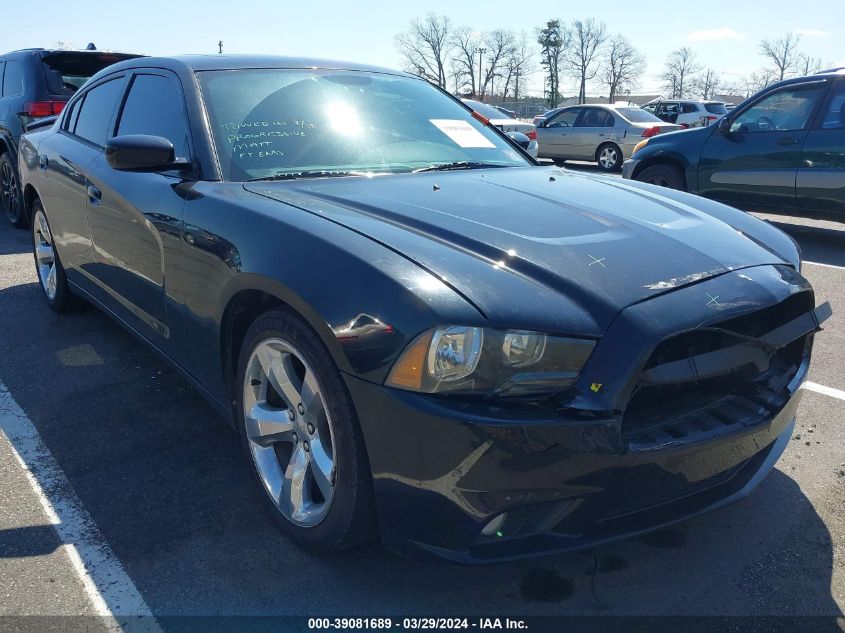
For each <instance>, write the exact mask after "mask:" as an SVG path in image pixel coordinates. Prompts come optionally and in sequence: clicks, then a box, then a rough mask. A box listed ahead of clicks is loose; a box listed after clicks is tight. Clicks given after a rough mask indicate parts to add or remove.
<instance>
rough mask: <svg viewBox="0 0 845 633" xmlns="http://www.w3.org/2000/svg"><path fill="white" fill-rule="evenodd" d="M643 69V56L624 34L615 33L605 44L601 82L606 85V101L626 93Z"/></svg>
mask: <svg viewBox="0 0 845 633" xmlns="http://www.w3.org/2000/svg"><path fill="white" fill-rule="evenodd" d="M644 70H645V58H644V57H643V56H642V55H641V54H640V53H639V51H637V49H636V48H634V47H633V46H631V44H630V43H629V42H628V40H627V39H626V38H625V36H624V35H616V36H614V37H613V39H611V40H610V42H609V43H608V46H607V55H606V57H605V63H604V70H603V72H602V74H601V83H602V85H604V86H607V89H608V91H609V95H608V97H607V101H608V103H613V102H614V101H616V97H617V96H619V95H620V94H628V93H630V92H631V89H632V88H634V86H636V84H637V80H638V79H639V77H640V76H641V75H642V74H643V71H644Z"/></svg>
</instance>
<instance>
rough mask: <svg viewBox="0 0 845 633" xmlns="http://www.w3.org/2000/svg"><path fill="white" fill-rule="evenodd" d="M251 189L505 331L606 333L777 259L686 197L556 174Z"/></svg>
mask: <svg viewBox="0 0 845 633" xmlns="http://www.w3.org/2000/svg"><path fill="white" fill-rule="evenodd" d="M245 187H246V189H247V190H249V191H252V192H254V193H257V194H260V195H262V196H266V197H269V198H272V199H275V200H278V201H280V202H283V203H286V204H288V205H292V206H295V207H298V208H300V209H304V210H307V211H310V212H312V213H315V214H319V215H320V216H323V217H325V218H327V219H329V220H331V221H333V222H336V223H338V224H341V225H344V226H346V227H348V228H350V229H352V230H354V231H356V232H359V233H361V234H363V235H366V236H368V237H370V238H372V239H374V240H376V241H378V242H380V243H382V244H384V245H386V246H387V247H389V248H391V249H393V250H394V251H396V252H397V253H399V254H401V255H403V256H404V257H407V258H409V259H411V260H413V261H414V262H416V263H417V264H418V265H419V266H421V267H422V268H424V269H426V270H427V271H429V272H431V273H433V274H434V275H436V276H437V277H439V278H440V279H442V280H444V281H445V282H446V283H447V284H448V285H450V286H452V287H453V289H455V290H456V291H458V292H459V293H460V294H462V295H463V296H464V297H465V298H466V299H467V300H469V301H470V302H471V303H472V304H473V305H475V306H476V307H477V308H478V310H479V311H480V312H481V313H482V314H483V315H484V316H485V317H486V318H487V319H488V321H489V322H491V323H492V324H494V325H495V324H499V325H502V326H504V327H529V326H531V325H539V324H546V326H545V327H546V328H547V329H548V328H552V329H554V328H555V326H559V329H560V330H575V331H572V332H571V333H582V334H600V333H602V332H603V331H604V330H605V329H606V327H607V326H608V325H609V324H610V322H611V320H612V319H613V317H614V316H615V315H616V314H617V313H618V312H619V311H620V310H622V309H624V308H625V307H627V306H629V305H632V304H634V303H637V302H640V301H643V300H646V299H648V298H650V297H653V296H656V295H658V294H662V293H665V292H670V291H672V290H673V289H676V288H680V287H683V286H686V285H688V284H692V283H695V282H697V281H700V280H703V279H706V278H709V277H713V276H716V275H719V274H722V273H724V272H727V271H729V270H735V269H738V268H744V267H749V266H757V265H764V264H783V263H784V260H783V259H782V258H781V257H779V256H777V255H775V254H774V253H773V252H771V251H770V250H768V249H767V248H765V247H764V246H762V245H761V243H760V242H759V241H755V240H753V239H750V238H749V237H746V235H745V234H743V233H741V232H740V231H738V230H737V229H734V228H732V227H731V226H729V225H728V224H726V223H724V222H722V221H720V220H717V219H716V218H714V217H713V216H711V215H709V214H708V213H706V212H704V211H701V210H699V209H697V208H696V206H695V201H696V200H697V199H696V198H693V197H692V196H690V197H689V202H681V201H679V200H678V199H677V198H676V199H674V200H673V199H671V198H668V197H664V196H662V195H661V194H660V192H659V190H657V189H653V188H643V187H642V186H640V185H639V184H631V183H629V182H627V181H623V180H620V179H611V178H602V177H596V176H588V175H584V174H579V173H577V172H571V171H568V170H563V169H558V168H550V167H525V168H504V169H501V168H500V169H481V170H465V171H451V172H432V173H419V174H407V175H391V176H379V177H373V178H360V177H352V178H326V179H319V180H301V181H283V182H282V181H280V182H251V183H247V184H246V185H245ZM709 204H712V203H709ZM550 324H551V325H550Z"/></svg>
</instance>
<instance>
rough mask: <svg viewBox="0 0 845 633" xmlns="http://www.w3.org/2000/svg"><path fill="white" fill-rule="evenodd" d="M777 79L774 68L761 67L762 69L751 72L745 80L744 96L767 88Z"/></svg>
mask: <svg viewBox="0 0 845 633" xmlns="http://www.w3.org/2000/svg"><path fill="white" fill-rule="evenodd" d="M777 80H778V78H777V75H776V74H775V71H774V69H771V68H763V69H762V70H760V71H758V72H756V73H751V76H750V77H748V78H747V79H746V80H745V96H746V97H750V96H751V95H753V94H754V93H755V92H760V91H761V90H762V89H763V88H768V87H769V86H771V85H772V84H773V83H775V82H776V81H777Z"/></svg>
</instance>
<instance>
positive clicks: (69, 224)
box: [21, 56, 827, 561]
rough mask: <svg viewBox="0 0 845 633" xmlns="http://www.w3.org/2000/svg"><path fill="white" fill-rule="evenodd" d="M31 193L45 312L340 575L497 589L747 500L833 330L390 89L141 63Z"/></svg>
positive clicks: (357, 71)
mask: <svg viewBox="0 0 845 633" xmlns="http://www.w3.org/2000/svg"><path fill="white" fill-rule="evenodd" d="M21 163H22V166H23V171H22V178H23V185H24V191H25V201H26V205H27V207H28V209H29V210H30V212H31V216H32V218H33V248H34V254H35V263H36V267H37V270H38V277H39V279H40V281H41V288H42V290H43V295H44V297H45V299H46V301H47V304H48V305H49V306H50V307H51V308H52V309H53V310H56V311H58V312H62V311H65V310H68V309H71V308H72V307H73V306H74V304H75V303H76V302H77V300H78V299H80V298H83V299H85V300H87V301H89V302H91V303H94V304H96V305H97V306H99V307H100V308H101V309H103V310H104V311H105V312H107V313H108V314H110V315H111V316H112V317H114V318H115V319H117V320H118V321H119V322H120V323H122V324H123V325H124V326H126V328H127V329H128V330H129V331H131V332H132V333H133V334H135V335H136V336H137V337H138V338H139V339H141V340H142V341H143V342H145V343H147V344H148V345H150V346H151V347H152V348H154V349H155V350H157V351H158V352H160V353H161V355H162V356H164V357H165V358H166V359H168V360H169V361H170V362H172V363H173V364H174V365H175V366H176V367H178V368H179V369H180V370H181V371H182V372H183V373H184V374H185V376H186V377H187V378H188V379H189V380H191V381H192V382H193V384H194V385H195V386H196V387H197V389H198V390H199V391H200V392H201V393H202V394H203V395H204V396H205V397H206V398H207V399H208V400H209V401H210V402H211V403H212V404H213V405H214V406H215V407H216V409H217V410H218V411H219V412H220V414H221V415H222V416H223V417H225V418H226V419H227V420H228V421H230V422H231V423H232V425H233V426H234V427H235V428H236V429H237V430H238V432H239V434H240V438H241V443H242V446H243V451H244V455H245V457H246V459H247V460H248V461H249V464H250V467H251V468H252V470H253V472H254V474H255V476H256V480H257V482H258V485H259V486H260V488H261V490H262V491H263V498H264V499H265V500H266V503H267V505H268V507H269V509H270V511H271V512H272V513H273V516H274V517H275V518H276V519H277V521H278V523H279V525H280V526H281V528H282V530H283V531H284V532H285V533H287V534H288V535H289V536H290V537H291V538H292V539H294V540H295V541H297V542H299V543H301V544H303V545H305V546H307V547H309V548H312V549H314V550H318V551H331V550H337V549H340V548H343V547H347V546H350V545H352V544H355V543H357V542H360V541H363V540H365V539H368V538H371V537H373V536H374V535H376V534H377V533H380V535H381V537H382V538H383V540H384V541H385V542H386V543H387V544H388V545H389V546H391V547H393V548H395V549H398V550H401V551H405V552H409V553H410V552H416V553H429V554H435V555H439V556H444V557H448V558H451V559H455V560H465V561H489V560H500V559H505V558H513V557H519V556H526V555H534V554H537V553H543V552H552V551H564V550H568V549H574V548H578V547H584V546H588V545H591V544H594V543H597V542H601V541H606V540H610V539H614V538H619V537H622V536H625V535H630V534H635V533H639V532H642V531H645V530H649V529H653V528H656V527H658V526H663V525H666V524H668V523H671V522H674V521H678V520H681V519H683V518H686V517H689V516H692V515H695V514H698V513H700V512H703V511H706V510H709V509H712V508H716V507H719V506H721V505H724V504H725V503H728V502H730V501H733V500H736V499H739V498H741V497H743V496H744V495H746V494H747V493H748V492H749V491H750V490H751V489H752V488H753V487H754V486H755V485H756V484H757V483H758V482H759V481H760V480H761V478H762V477H763V476H765V474H766V473H767V472H768V471H769V470H770V469H771V468H772V465H773V464H774V462H775V461H776V460H777V458H778V456H779V455H780V453H781V451H782V450H783V448H784V446H785V444H786V442H787V441H788V439H789V437H790V431H791V429H792V427H793V425H794V418H795V411H796V408H797V406H798V400H799V397H800V391H799V389H798V388H799V386H800V384H801V381H802V380H803V379H804V377H805V375H806V372H807V365H808V362H809V358H810V351H811V347H812V341H813V334H814V333H815V332H816V331H817V329H818V327H819V323H820V322H821V321H822V320H823V319H824V318H825V316H826V314H827V311H826V309H825V308H824V307H822V308H814V304H815V302H814V296H813V291H812V289H811V288H810V285H809V284H808V283H807V281H806V280H805V279H804V278H803V277H802V276H801V273H800V264H801V262H800V256H799V251H798V249H797V247H796V245H795V244H794V243H793V242H792V240H791V239H790V238H789V237H787V236H786V235H785V234H783V233H781V232H779V231H777V230H776V229H774V228H772V227H770V226H768V225H767V224H764V223H762V222H759V221H757V220H755V219H753V218H750V217H748V216H746V215H745V214H742V213H739V212H737V211H734V210H732V209H730V208H728V207H724V206H721V205H719V204H716V203H713V202H709V201H707V200H703V199H699V198H695V197H692V196H690V195H688V194H685V193H680V192H675V191H669V190H666V189H660V188H657V187H654V186H650V185H644V184H640V183H628V182H623V181H610V180H604V179H602V178H600V177H591V176H587V175H583V174H578V173H571V172H567V171H565V170H560V169H557V168H553V167H548V168H547V167H540V166H537V165H536V164H535V163H534V162H533V161H532V160H531V159H530V158H529V157H527V156H526V155H525V154H524V153H523V152H522V151H521V150H520V149H519V147H518V146H517V145H515V144H514V143H513V142H512V141H511V140H510V139H508V138H507V137H506V136H505V135H504V134H503V133H502V132H501V131H500V130H497V129H495V127H492V126H490V125H489V123H488V122H487V121H486V119H484V117H482V116H480V115H478V114H476V113H473V112H472V111H471V110H470V109H468V108H467V107H466V106H464V105H463V104H461V103H460V101H458V100H456V99H454V98H452V97H450V96H449V95H447V94H446V93H444V92H442V91H439V90H438V89H437V88H435V87H433V86H431V85H430V84H428V83H427V82H425V81H423V80H420V79H417V78H414V77H411V76H408V75H404V74H401V73H396V72H392V71H388V70H383V69H377V68H369V67H362V66H354V65H349V64H343V63H338V62H323V61H319V60H311V59H283V58H254V57H247V58H240V57H225V56H213V57H211V56H206V57H180V58H160V59H156V58H146V59H138V60H133V61H129V62H123V63H120V64H117V65H115V66H113V67H110V68H108V69H107V70H104V71H103V72H101V73H100V74H98V75H97V76H95V77H94V78H93V79H92V80H91V81H90V82H88V83H87V84H86V85H85V86H84V87H83V88H82V89H81V90H80V91H79V92H78V93H77V94H76V95H75V96H74V97H73V98H72V99H71V100H70V102H69V103H68V106H67V107H66V108H65V110H64V112H63V113H62V114H61V116H59V118H58V119H57V120H56V122H55V123H54V124H53V126H52V127H51V128H49V129H45V130H40V131H37V132H33V133H31V134H29V135H27V136H26V137H25V138H24V141H23V143H22V148H21ZM104 423H107V421H104ZM189 519H190V517H186V520H189Z"/></svg>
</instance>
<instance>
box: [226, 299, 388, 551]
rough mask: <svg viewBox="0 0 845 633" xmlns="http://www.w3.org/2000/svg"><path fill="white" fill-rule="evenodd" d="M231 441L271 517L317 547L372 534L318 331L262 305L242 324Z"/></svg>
mask: <svg viewBox="0 0 845 633" xmlns="http://www.w3.org/2000/svg"><path fill="white" fill-rule="evenodd" d="M237 384H238V385H239V389H238V391H239V393H238V394H237V405H238V408H237V412H238V421H239V430H240V433H241V441H242V444H243V447H244V450H245V453H246V456H247V458H248V460H249V463H250V465H251V470H252V472H253V475H254V476H255V478H256V480H257V482H258V484H259V486H260V488H261V491H262V498H263V499H264V501H265V503H266V504H267V506H268V508H269V510H270V512H271V514H272V515H273V517H274V518H275V519H276V522H277V523H278V525H279V527H280V528H281V529H282V531H283V532H284V533H285V534H287V535H288V536H289V537H290V538H291V539H293V540H294V541H296V542H297V543H299V544H300V545H302V546H304V547H306V548H308V549H311V550H313V551H318V552H330V551H337V550H340V549H345V548H347V547H350V546H352V545H355V544H357V543H359V542H362V541H364V540H366V539H368V538H369V537H371V536H372V534H373V532H374V525H375V520H374V519H375V511H374V508H373V500H372V481H371V474H370V469H369V462H368V460H367V458H366V455H365V449H364V443H363V440H362V438H361V433H360V430H359V428H358V421H357V419H356V416H355V412H354V408H353V405H352V400H351V398H350V396H349V394H348V392H347V389H346V386H345V384H344V383H343V380H342V378H341V376H340V372H339V371H338V370H337V368H336V367H335V365H334V362H333V360H332V358H331V356H330V355H329V353H328V351H327V350H326V349H325V347H324V346H323V344H322V341H320V339H319V337H317V335H316V334H315V333H314V332H313V331H312V330H311V328H310V327H308V325H307V324H306V323H305V322H304V321H302V319H301V318H299V317H298V316H297V315H295V314H293V313H291V312H289V311H287V310H272V311H270V312H267V313H265V314H264V315H262V316H261V317H259V318H258V319H257V320H256V321H255V322H254V323H253V324H252V326H251V327H250V329H249V331H248V332H247V334H246V338H245V342H244V345H243V347H242V349H241V353H240V359H239V362H238V382H237Z"/></svg>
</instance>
